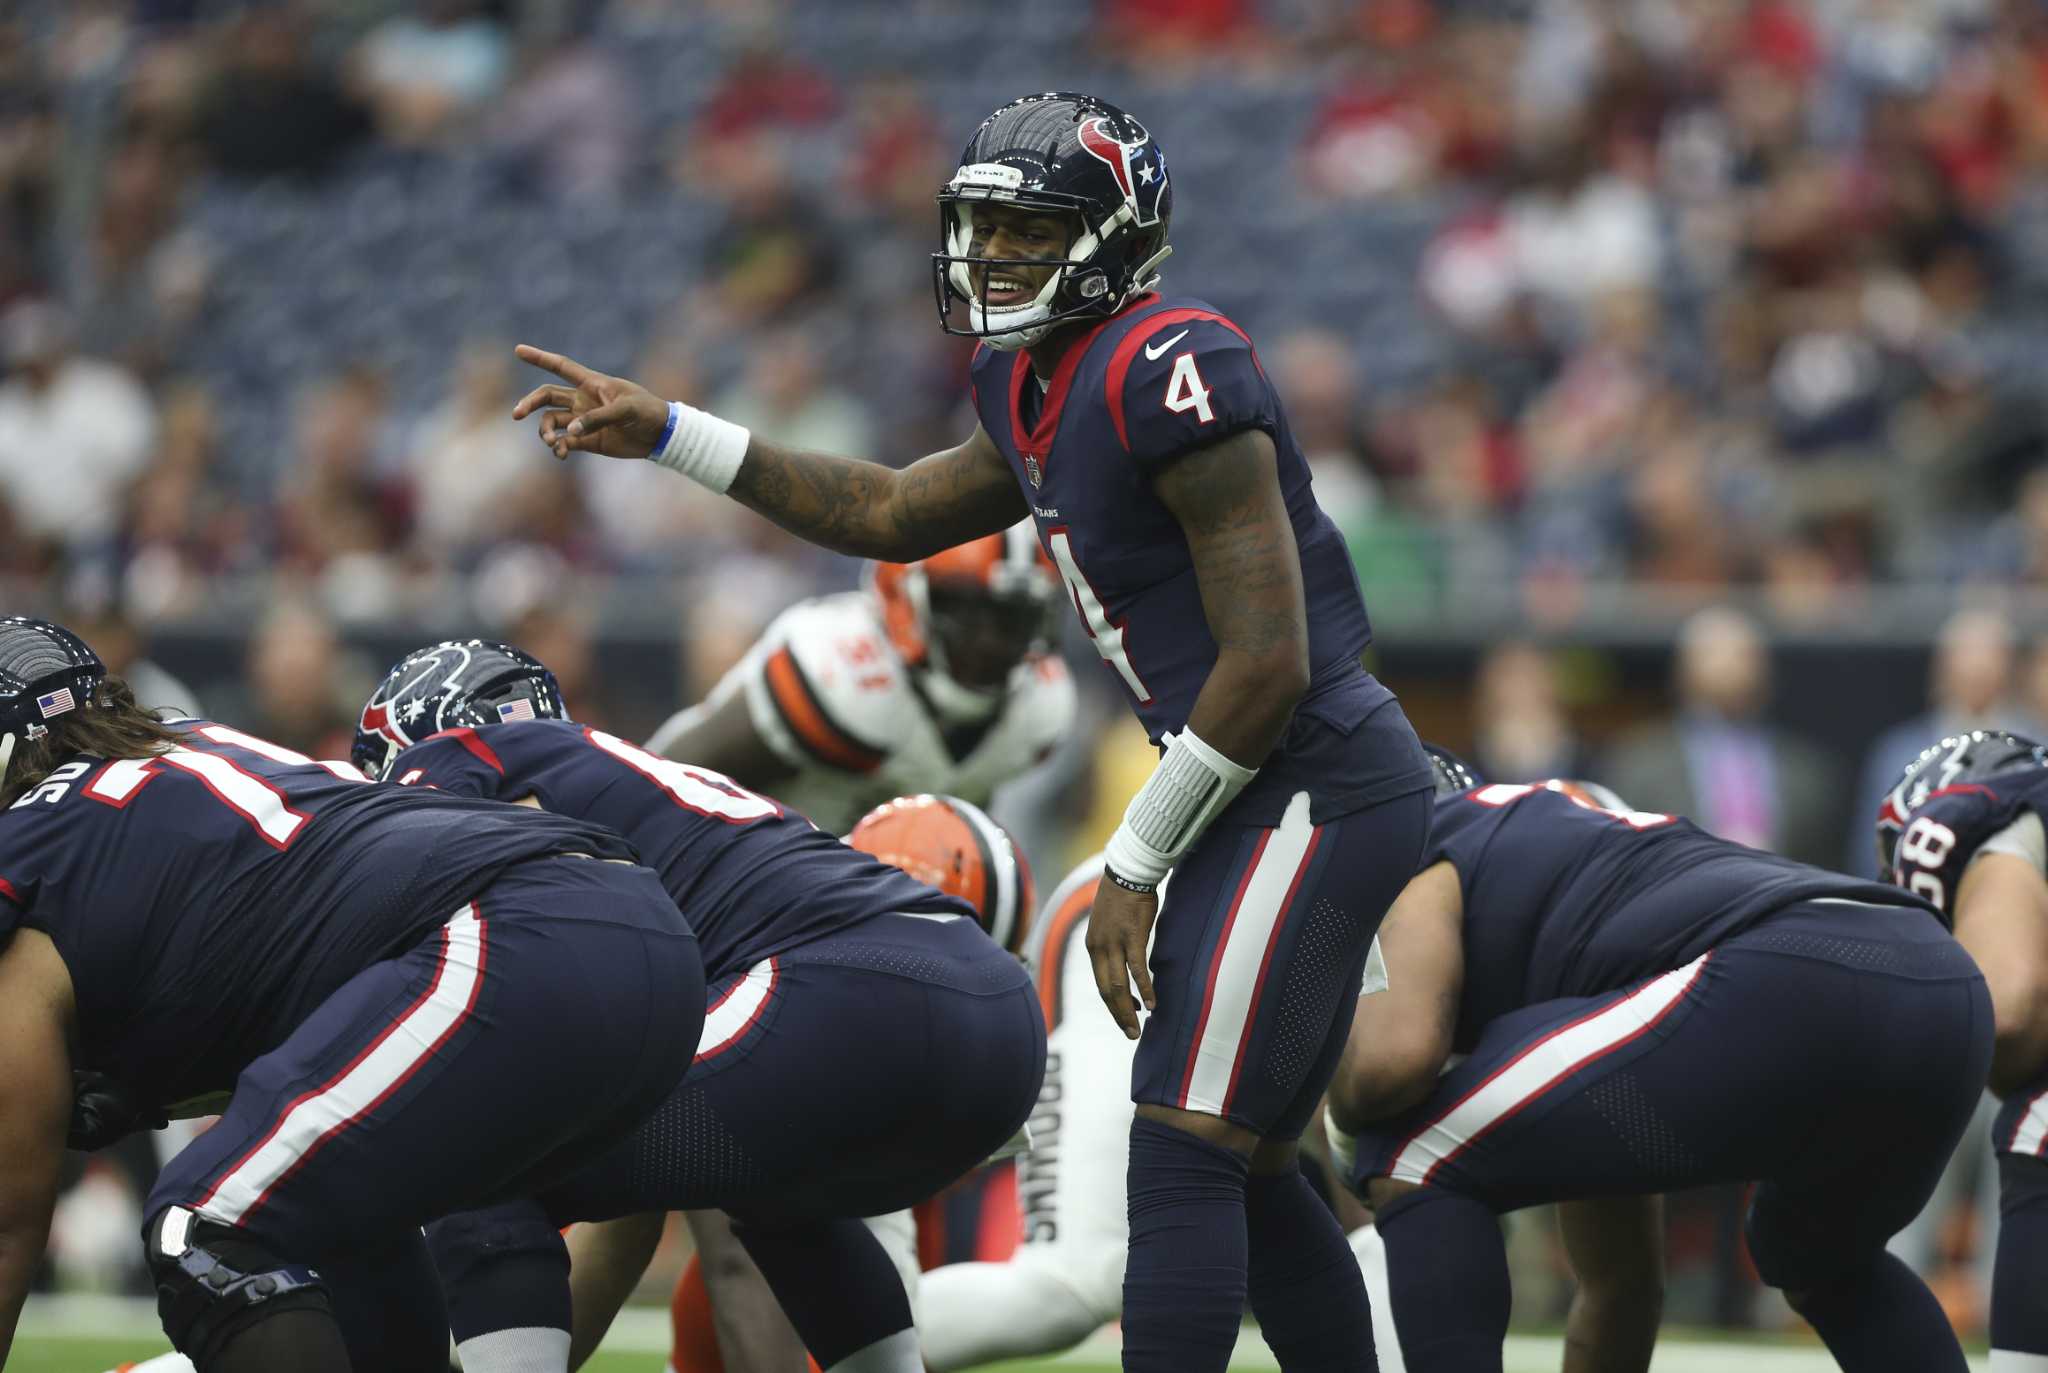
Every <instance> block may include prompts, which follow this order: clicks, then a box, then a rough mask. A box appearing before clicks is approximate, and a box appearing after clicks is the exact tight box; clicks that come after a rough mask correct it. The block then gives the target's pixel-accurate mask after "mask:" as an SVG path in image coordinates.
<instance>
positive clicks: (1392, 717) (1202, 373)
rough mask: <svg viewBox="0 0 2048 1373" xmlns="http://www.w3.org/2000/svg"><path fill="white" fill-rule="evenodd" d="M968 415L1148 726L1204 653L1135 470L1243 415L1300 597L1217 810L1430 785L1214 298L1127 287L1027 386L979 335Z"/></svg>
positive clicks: (1350, 801) (1188, 576)
mask: <svg viewBox="0 0 2048 1373" xmlns="http://www.w3.org/2000/svg"><path fill="white" fill-rule="evenodd" d="M972 379H973V387H974V405H975V410H976V413H977V415H978V416H979V418H980V420H981V427H982V429H983V430H984V431H986V432H987V434H988V435H989V437H990V438H991V439H993V440H994V441H995V444H996V447H997V448H998V449H1000V450H1001V452H1002V453H1003V456H1004V457H1005V458H1006V459H1007V460H1008V461H1009V463H1010V466H1011V469H1012V470H1013V472H1014V473H1015V474H1016V477H1017V481H1018V484H1019V486H1020V487H1021V488H1022V489H1023V492H1024V495H1025V498H1026V500H1027V501H1029V503H1030V505H1031V513H1032V518H1033V520H1034V521H1035V523H1036V525H1037V528H1038V537H1039V539H1040V541H1041V542H1042V543H1044V545H1045V548H1046V551H1047V552H1048V553H1049V554H1050V555H1051V556H1052V560H1053V562H1054V564H1055V565H1056V566H1057V567H1058V568H1059V570H1060V576H1061V578H1062V579H1063V580H1064V581H1065V582H1066V584H1067V591H1068V594H1069V596H1070V597H1071V598H1072V600H1073V602H1074V608H1075V610H1077V611H1078V612H1079V613H1080V616H1081V623H1082V625H1083V626H1084V627H1085V628H1086V629H1087V631H1088V634H1089V637H1090V638H1091V639H1093V640H1094V644H1095V649H1096V651H1097V652H1098V653H1099V654H1100V655H1101V656H1102V660H1103V662H1104V664H1105V665H1107V666H1108V668H1109V669H1110V670H1111V671H1112V672H1113V673H1114V674H1115V675H1116V677H1117V679H1118V681H1119V682H1120V683H1121V684H1122V686H1123V688H1124V691H1125V692H1126V693H1127V694H1128V695H1129V696H1130V698H1131V701H1132V703H1133V705H1134V706H1135V707H1136V709H1137V712H1138V717H1139V719H1140V720H1142V721H1143V722H1144V725H1145V728H1146V730H1147V732H1149V733H1150V734H1151V736H1152V739H1153V742H1154V743H1157V742H1159V740H1160V737H1161V736H1162V735H1165V734H1168V733H1172V732H1173V731H1176V730H1178V729H1180V728H1181V727H1182V726H1184V725H1185V724H1186V723H1187V719H1188V712H1189V711H1190V710H1192V709H1193V708H1194V703H1195V696H1196V694H1197V693H1198V692H1200V690H1201V688H1202V683H1203V682H1204V681H1206V680H1207V679H1208V676H1209V671H1210V669H1211V668H1213V667H1214V666H1215V664H1216V641H1215V640H1214V639H1213V638H1212V637H1211V636H1210V633H1209V622H1208V618H1207V617H1206V615H1205V614H1204V613H1203V610H1202V598H1201V591H1200V588H1199V587H1198V586H1197V585H1196V581H1195V568H1194V562H1193V560H1192V558H1191V557H1190V556H1189V553H1188V545H1187V540H1186V538H1185V537H1184V536H1183V535H1182V533H1181V529H1180V525H1179V523H1178V522H1177V521H1176V520H1175V518H1174V516H1173V513H1172V512H1171V511H1169V510H1168V509H1167V508H1166V506H1165V504H1164V503H1163V502H1162V501H1160V499H1159V497H1158V496H1157V495H1155V494H1154V493H1153V490H1152V482H1153V479H1154V478H1155V477H1157V476H1158V475H1159V473H1160V472H1162V471H1164V470H1165V469H1166V468H1167V467H1168V466H1170V465H1171V464H1172V463H1173V462H1174V460H1175V459H1177V458H1179V457H1181V456H1183V455H1185V454H1186V453H1188V452H1189V451H1190V450H1192V449H1196V448H1201V447H1205V446H1207V445H1210V444H1213V443H1216V442H1217V441H1219V440H1221V439H1224V438H1227V437H1229V436H1230V435H1232V434H1238V433H1242V432H1244V431H1246V430H1250V429H1257V430H1260V431H1262V432H1264V433H1265V434H1266V435H1267V436H1269V437H1270V438H1271V439H1272V440H1273V447H1274V449H1275V451H1276V453H1277V455H1278V459H1279V464H1280V489H1281V492H1282V494H1283V496H1284V497H1285V499H1286V502H1287V513H1288V517H1289V519H1290V521H1291V522H1292V524H1293V527H1294V541H1295V545H1296V548H1297V550H1298V552H1299V556H1300V559H1301V579H1302V589H1303V592H1304V597H1305V603H1306V606H1307V610H1308V630H1309V666H1310V669H1311V681H1310V685H1309V690H1308V694H1307V695H1306V696H1304V697H1303V698H1302V700H1301V703H1300V704H1299V705H1298V706H1297V707H1296V708H1295V715H1294V719H1293V721H1292V722H1291V723H1290V725H1289V727H1288V730H1287V732H1286V733H1285V734H1284V735H1282V737H1281V740H1280V743H1279V744H1278V746H1276V747H1275V748H1274V750H1273V752H1272V754H1271V755H1270V756H1269V757H1268V758H1267V760H1266V762H1265V765H1264V767H1263V768H1262V769H1261V770H1260V773H1259V776H1258V778H1257V779H1256V780H1254V781H1253V783H1252V785H1251V786H1250V787H1248V788H1246V790H1245V792H1244V794H1243V795H1242V796H1240V797H1239V798H1238V800H1237V802H1236V803H1235V805H1234V806H1233V807H1232V810H1231V812H1230V815H1231V818H1233V819H1236V820H1239V821H1241V822H1243V823H1247V824H1255V825H1266V826H1270V825H1276V824H1278V823H1279V821H1280V817H1281V815H1282V813H1283V812H1284V811H1285V810H1286V807H1287V803H1288V800H1289V798H1291V797H1292V796H1293V794H1294V793H1295V792H1297V791H1307V792H1308V793H1309V796H1310V800H1311V807H1312V818H1313V819H1314V820H1315V821H1316V822H1317V823H1321V822H1323V821H1324V820H1326V819H1331V818H1334V817H1336V816H1339V815H1344V814H1348V813H1351V812H1352V811H1356V810H1360V809H1363V808H1364V807H1366V806H1369V805H1371V804H1373V803H1374V802H1375V801H1379V800H1383V799H1386V798H1388V797H1392V796H1399V795H1403V794H1405V793H1407V792H1412V791H1417V790H1421V789H1424V788H1426V787H1428V786H1429V778H1430V773H1429V764H1428V760H1427V759H1426V758H1424V757H1423V755H1422V753H1421V751H1420V749H1418V748H1417V746H1416V744H1415V739H1414V734H1413V732H1412V731H1410V730H1409V728H1408V725H1407V722H1406V721H1405V720H1404V719H1403V718H1402V717H1401V715H1400V713H1399V711H1398V710H1395V709H1390V708H1389V707H1391V706H1392V705H1393V700H1394V698H1393V694H1392V693H1391V692H1389V691H1388V690H1387V689H1386V688H1385V687H1384V686H1382V685H1380V684H1379V683H1378V682H1376V681H1374V680H1373V678H1372V677H1371V676H1369V675H1368V674H1367V673H1366V672H1365V670H1364V669H1363V668H1362V667H1360V665H1359V661H1358V659H1359V654H1360V653H1361V652H1362V651H1364V649H1365V647H1366V645H1367V644H1369V643H1371V642H1372V628H1371V625H1370V624H1369V623H1368V621H1367V619H1366V614H1365V600H1364V597H1363V596H1362V595H1361V593H1360V591H1359V588H1358V577H1357V575H1356V573H1354V572H1353V571H1352V567H1351V559H1350V556H1349V554H1348V553H1347V551H1346V549H1345V546H1344V540H1343V538H1342V536H1341V535H1339V534H1338V532H1337V529H1336V526H1334V525H1333V524H1331V522H1330V520H1329V517H1328V516H1326V515H1324V514H1323V512H1322V510H1321V509H1320V508H1319V507H1318V506H1317V505H1316V499H1315V493H1314V491H1313V490H1312V489H1311V486H1310V482H1309V469H1308V461H1307V459H1306V458H1304V457H1303V456H1302V452H1301V448H1300V446H1299V445H1297V444H1296V443H1295V441H1294V434H1293V431H1292V430H1290V429H1289V428H1288V425H1287V417H1286V415H1285V414H1284V413H1283V412H1282V410H1281V408H1280V398H1279V396H1278V394H1277V393H1276V392H1275V391H1274V389H1273V385H1272V383H1271V382H1270V381H1268V380H1267V378H1266V374H1265V370H1264V369H1263V368H1262V367H1261V366H1260V364H1259V360H1258V356H1257V354H1255V353H1254V352H1253V350H1252V346H1251V341H1250V340H1249V339H1248V338H1247V337H1246V336H1245V333H1244V331H1243V330H1241V329H1239V328H1238V327H1237V326H1236V325H1235V324H1233V323H1231V322H1230V320H1228V319H1226V318H1225V317H1224V316H1223V315H1222V314H1220V313H1219V312H1217V311H1216V310H1215V309H1214V308H1213V307H1211V306H1209V305H1206V304H1204V303H1203V302H1201V301H1198V300H1192V299H1188V298H1185V297H1178V298H1162V297H1160V296H1158V295H1144V296H1140V297H1139V298H1138V299H1137V300H1136V301H1135V302H1133V303H1132V304H1131V305H1129V306H1127V307H1126V308H1125V309H1124V310H1123V311H1122V312H1120V313H1119V314H1117V315H1115V316H1112V317H1111V318H1109V319H1106V320H1104V321H1102V322H1101V323H1100V324H1097V325H1095V326H1094V327H1093V328H1092V329H1091V330H1090V331H1089V332H1087V333H1085V334H1083V335H1082V336H1081V337H1079V338H1077V339H1076V340H1075V341H1074V342H1073V344H1072V345H1071V346H1070V347H1069V348H1068V349H1067V351H1066V353H1065V354H1064V355H1063V356H1062V357H1061V359H1060V362H1059V364H1058V367H1057V368H1056V369H1055V371H1054V374H1053V377H1052V379H1051V380H1050V381H1049V382H1047V383H1046V384H1045V385H1044V386H1042V387H1041V386H1040V384H1039V382H1038V379H1037V378H1036V377H1035V376H1034V375H1033V372H1032V368H1031V359H1030V357H1029V356H1028V355H1027V354H1025V353H1023V352H1011V353H1006V352H997V351H995V350H993V349H990V348H987V347H983V348H981V349H980V350H979V351H978V352H977V353H976V354H975V357H974V365H973V369H972Z"/></svg>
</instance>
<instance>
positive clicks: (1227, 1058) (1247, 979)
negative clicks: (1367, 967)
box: [1180, 792, 1316, 1115]
mask: <svg viewBox="0 0 2048 1373" xmlns="http://www.w3.org/2000/svg"><path fill="white" fill-rule="evenodd" d="M1315 835H1316V831H1315V826H1313V825H1311V824H1309V821H1308V793H1307V792H1296V793H1295V796H1294V800H1293V801H1292V802H1290V803H1289V804H1288V807H1287V813H1286V815H1284V816H1283V817H1281V820H1280V825H1279V828H1277V829H1275V830H1273V831H1272V832H1271V833H1270V835H1268V837H1267V839H1266V847H1265V849H1264V850H1263V851H1262V852H1261V853H1260V854H1259V857H1258V861H1257V862H1256V863H1255V864H1254V865H1253V866H1252V871H1251V876H1250V877H1249V878H1248V879H1246V880H1245V884H1244V896H1243V898H1242V899H1241V900H1239V902H1238V906H1237V918H1236V919H1235V920H1233V921H1231V924H1230V929H1229V931H1228V933H1227V934H1226V935H1225V936H1224V942H1223V947H1222V948H1221V949H1220V950H1218V951H1217V952H1216V953H1215V954H1214V955H1212V961H1211V965H1210V967H1211V971H1210V974H1209V976H1210V990H1209V994H1208V995H1209V1013H1208V1015H1207V1016H1205V1017H1204V1018H1203V1021H1202V1024H1201V1027H1200V1028H1199V1029H1198V1030H1197V1032H1196V1033H1197V1034H1198V1035H1199V1038H1198V1039H1197V1041H1196V1043H1195V1050H1194V1056H1193V1063H1192V1065H1191V1066H1190V1068H1189V1070H1188V1073H1187V1086H1186V1089H1185V1090H1184V1091H1182V1093H1181V1102H1180V1104H1181V1105H1182V1106H1183V1107H1184V1108H1186V1109H1187V1110H1190V1111H1200V1112H1203V1113H1204V1114H1207V1115H1222V1114H1223V1108H1224V1106H1225V1104H1226V1098H1227V1097H1228V1096H1229V1095H1230V1080H1231V1078H1232V1077H1234V1076H1235V1075H1236V1072H1237V1061H1238V1058H1239V1056H1240V1055H1242V1054H1243V1053H1244V1049H1245V1040H1246V1038H1247V1037H1248V1036H1249V1035H1250V1034H1251V1028H1252V1027H1251V1012H1252V1001H1253V998H1254V997H1255V995H1256V994H1257V992H1258V987H1259V973H1260V971H1261V970H1262V969H1263V968H1264V967H1265V964H1266V950H1267V948H1268V947H1269V946H1270V945H1271V944H1272V942H1273V934H1274V931H1275V930H1276V929H1277V928H1278V927H1279V924H1280V917H1281V916H1282V915H1283V914H1285V908H1286V904H1287V894H1288V892H1289V891H1291V890H1292V889H1293V887H1294V881H1295V877H1296V875H1297V874H1298V873H1300V871H1301V869H1302V867H1303V864H1304V860H1305V859H1306V858H1307V857H1308V851H1309V846H1310V845H1311V844H1312V843H1314V842H1315ZM1233 895H1234V893H1233Z"/></svg>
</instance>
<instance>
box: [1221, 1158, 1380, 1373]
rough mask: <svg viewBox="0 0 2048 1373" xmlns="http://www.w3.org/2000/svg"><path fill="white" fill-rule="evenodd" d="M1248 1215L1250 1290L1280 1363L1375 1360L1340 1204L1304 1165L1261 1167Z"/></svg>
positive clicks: (1319, 1367) (1314, 1366) (1295, 1367)
mask: <svg viewBox="0 0 2048 1373" xmlns="http://www.w3.org/2000/svg"><path fill="white" fill-rule="evenodd" d="M1254 1162H1255V1164H1256V1162H1257V1160H1256V1158H1255V1160H1254ZM1244 1218H1245V1240H1246V1247H1247V1251H1248V1254H1249V1264H1248V1267H1247V1269H1246V1293H1247V1295H1248V1296H1249V1298H1250V1300H1251V1307H1252V1314H1254V1315H1255V1316H1257V1317H1258V1318H1259V1328H1260V1329H1261V1330H1262V1331H1264V1332H1265V1336H1266V1342H1267V1343H1268V1344H1270V1345H1272V1347H1273V1352H1274V1353H1275V1354H1277V1355H1279V1356H1280V1366H1281V1367H1282V1368H1284V1369H1287V1370H1288V1373H1325V1371H1326V1373H1350V1371H1351V1370H1354V1369H1359V1368H1370V1367H1372V1366H1373V1364H1374V1363H1375V1358H1374V1352H1373V1330H1372V1313H1371V1309H1370V1307H1369V1305H1368V1303H1367V1300H1366V1295H1365V1279H1364V1277H1363V1275H1362V1274H1361V1273H1360V1272H1359V1267H1358V1261H1357V1259H1356V1257H1355V1256H1354V1255H1353V1254H1352V1252H1351V1245H1350V1243H1349V1242H1348V1241H1347V1240H1346V1238H1345V1236H1344V1230H1343V1227H1342V1226H1340V1225H1339V1224H1338V1223H1337V1217H1336V1214H1335V1212H1333V1211H1332V1210H1331V1209H1330V1208H1329V1206H1328V1205H1327V1204H1326V1203H1325V1202H1324V1201H1323V1198H1322V1197H1321V1196H1319V1195H1317V1193H1316V1190H1315V1188H1314V1186H1312V1185H1311V1184H1310V1182H1309V1180H1308V1178H1307V1177H1306V1176H1305V1175H1304V1174H1303V1173H1302V1171H1301V1168H1300V1167H1299V1166H1298V1165H1292V1164H1291V1165H1290V1166H1289V1167H1288V1168H1287V1169H1286V1170H1285V1171H1281V1172H1270V1171H1260V1170H1258V1169H1257V1168H1256V1167H1255V1168H1254V1171H1253V1173H1252V1175H1251V1177H1250V1179H1249V1180H1248V1181H1247V1182H1246V1184H1245V1194H1244Z"/></svg>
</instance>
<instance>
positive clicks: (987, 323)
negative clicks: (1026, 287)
mask: <svg viewBox="0 0 2048 1373" xmlns="http://www.w3.org/2000/svg"><path fill="white" fill-rule="evenodd" d="M1105 227H1108V226H1105ZM1101 241H1102V240H1101V238H1100V237H1099V236H1098V235H1097V234H1096V233H1095V232H1094V231H1093V230H1089V231H1087V232H1085V233H1083V234H1082V235H1081V236H1080V237H1079V238H1078V239H1076V240H1074V242H1073V243H1072V244H1071V245H1069V246H1068V248H1067V251H1066V253H1065V255H1064V257H1063V258H1062V259H1056V260H1061V261H1064V262H1068V263H1074V262H1086V261H1087V260H1088V259H1089V257H1090V256H1092V255H1093V254H1094V252H1095V249H1096V246H1097V245H1098V244H1100V243H1101ZM946 252H947V253H948V254H949V255H951V256H953V257H972V256H974V255H975V254H974V213H973V211H972V209H971V208H970V207H968V206H967V205H965V204H957V205H955V206H954V207H953V227H952V229H951V230H950V231H949V232H948V233H947V235H946ZM1072 270H1073V268H1072V267H1070V266H1062V267H1061V268H1060V269H1059V270H1057V271H1055V272H1054V273H1053V274H1052V275H1051V276H1049V277H1047V278H1046V279H1045V285H1043V286H1041V287H1039V288H1038V294H1037V295H1035V296H1033V297H1032V298H1031V299H1030V300H1027V301H1024V302H1023V303H1022V304H1018V305H994V306H986V307H984V306H983V305H982V303H981V292H980V291H978V290H976V289H975V286H974V278H973V273H972V270H971V264H969V263H966V262H955V263H953V264H952V265H951V266H950V267H948V268H947V269H946V279H947V280H948V281H949V282H951V283H952V285H953V289H954V290H956V291H958V292H959V293H960V295H961V297H962V299H963V300H964V301H965V303H966V306H967V321H968V324H969V325H970V326H971V327H972V328H973V330H974V332H975V333H977V334H980V335H982V336H983V337H982V341H983V342H984V343H986V344H988V346H989V347H991V348H994V349H996V350H997V351H998V352H1004V353H1009V352H1015V351H1016V350H1017V349H1019V348H1029V347H1031V346H1032V345H1034V344H1036V343H1037V342H1038V341H1039V340H1041V339H1043V338H1044V337H1045V336H1046V335H1047V334H1049V333H1051V332H1052V331H1053V328H1054V326H1055V324H1057V323H1063V322H1064V321H1055V320H1054V319H1053V318H1052V315H1053V313H1054V308H1055V307H1054V305H1053V302H1054V300H1055V298H1056V297H1058V295H1059V293H1060V287H1061V286H1063V285H1064V284H1066V282H1067V280H1068V273H1069V272H1071V271H1072ZM1101 283H1102V278H1101V277H1100V276H1099V275H1097V276H1093V277H1090V278H1087V279H1084V280H1083V281H1082V283H1081V285H1082V287H1083V288H1084V289H1085V288H1086V287H1089V286H1091V285H1092V286H1094V287H1096V288H1097V293H1098V294H1100V293H1101V291H1100V288H1101Z"/></svg>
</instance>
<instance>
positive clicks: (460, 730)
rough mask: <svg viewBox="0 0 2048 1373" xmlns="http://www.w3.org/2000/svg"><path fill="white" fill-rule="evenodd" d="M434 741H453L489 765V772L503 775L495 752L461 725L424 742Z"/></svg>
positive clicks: (443, 731) (502, 768)
mask: <svg viewBox="0 0 2048 1373" xmlns="http://www.w3.org/2000/svg"><path fill="white" fill-rule="evenodd" d="M434 739H453V740H454V741H455V742H456V743H458V744H460V745H462V746H463V747H464V748H466V749H468V750H469V751H470V752H471V753H473V754H475V755H476V756H477V758H478V759H479V760H481V761H483V762H485V763H488V764H490V766H491V770H492V771H493V772H495V773H497V774H498V775H499V776H500V777H503V776H504V775H505V765H504V764H503V763H502V762H500V761H499V760H498V754H497V751H496V750H494V749H493V748H492V747H491V746H490V745H489V744H487V743H485V742H484V741H483V740H481V739H479V738H478V737H477V734H476V731H475V730H473V729H471V728H470V727H469V726H467V725H462V726H458V727H457V728H455V729H444V730H442V731H441V732H440V733H439V734H436V735H434V736H433V738H432V739H428V740H426V741H425V742H427V743H432V742H433V740H434Z"/></svg>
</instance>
